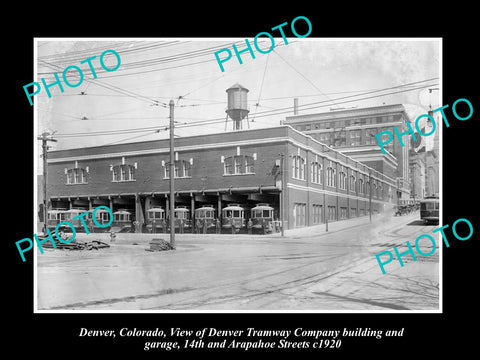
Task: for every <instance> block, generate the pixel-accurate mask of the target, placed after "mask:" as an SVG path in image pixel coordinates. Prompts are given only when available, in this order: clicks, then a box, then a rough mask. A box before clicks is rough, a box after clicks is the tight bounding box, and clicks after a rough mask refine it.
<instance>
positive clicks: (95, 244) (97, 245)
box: [38, 236, 110, 250]
mask: <svg viewBox="0 0 480 360" xmlns="http://www.w3.org/2000/svg"><path fill="white" fill-rule="evenodd" d="M45 238H46V236H38V240H39V241H41V240H44V239H45ZM54 241H55V247H54V246H53V244H52V242H51V241H47V242H44V243H42V248H46V249H55V248H56V249H60V250H63V249H66V250H98V249H102V248H109V247H110V245H108V244H107V243H105V242H103V241H99V240H93V241H88V242H79V241H76V240H74V241H72V242H70V243H67V244H65V243H63V242H60V241H58V239H56V238H54Z"/></svg>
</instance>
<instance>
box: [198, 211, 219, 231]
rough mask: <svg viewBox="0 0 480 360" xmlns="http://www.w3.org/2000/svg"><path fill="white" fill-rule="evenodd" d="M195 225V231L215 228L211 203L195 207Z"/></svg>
mask: <svg viewBox="0 0 480 360" xmlns="http://www.w3.org/2000/svg"><path fill="white" fill-rule="evenodd" d="M195 223H196V224H195V227H196V228H197V231H199V230H202V231H204V232H206V233H207V232H208V230H213V231H215V230H216V218H215V208H214V207H213V206H212V205H204V206H202V207H201V208H198V209H195Z"/></svg>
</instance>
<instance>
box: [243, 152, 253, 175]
mask: <svg viewBox="0 0 480 360" xmlns="http://www.w3.org/2000/svg"><path fill="white" fill-rule="evenodd" d="M245 173H247V174H253V173H254V169H253V157H252V156H245Z"/></svg>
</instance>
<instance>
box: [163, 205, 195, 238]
mask: <svg viewBox="0 0 480 360" xmlns="http://www.w3.org/2000/svg"><path fill="white" fill-rule="evenodd" d="M173 214H174V226H175V232H180V233H183V232H185V230H188V231H191V229H192V220H191V219H190V210H189V209H188V208H187V207H186V206H177V207H176V208H175V210H174V212H173ZM169 219H170V216H168V215H167V229H168V231H170V220H169Z"/></svg>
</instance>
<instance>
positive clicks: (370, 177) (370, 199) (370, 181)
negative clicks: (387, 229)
mask: <svg viewBox="0 0 480 360" xmlns="http://www.w3.org/2000/svg"><path fill="white" fill-rule="evenodd" d="M368 184H369V188H370V190H369V197H368V202H369V208H370V210H369V211H368V212H369V215H370V222H372V169H368Z"/></svg>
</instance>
